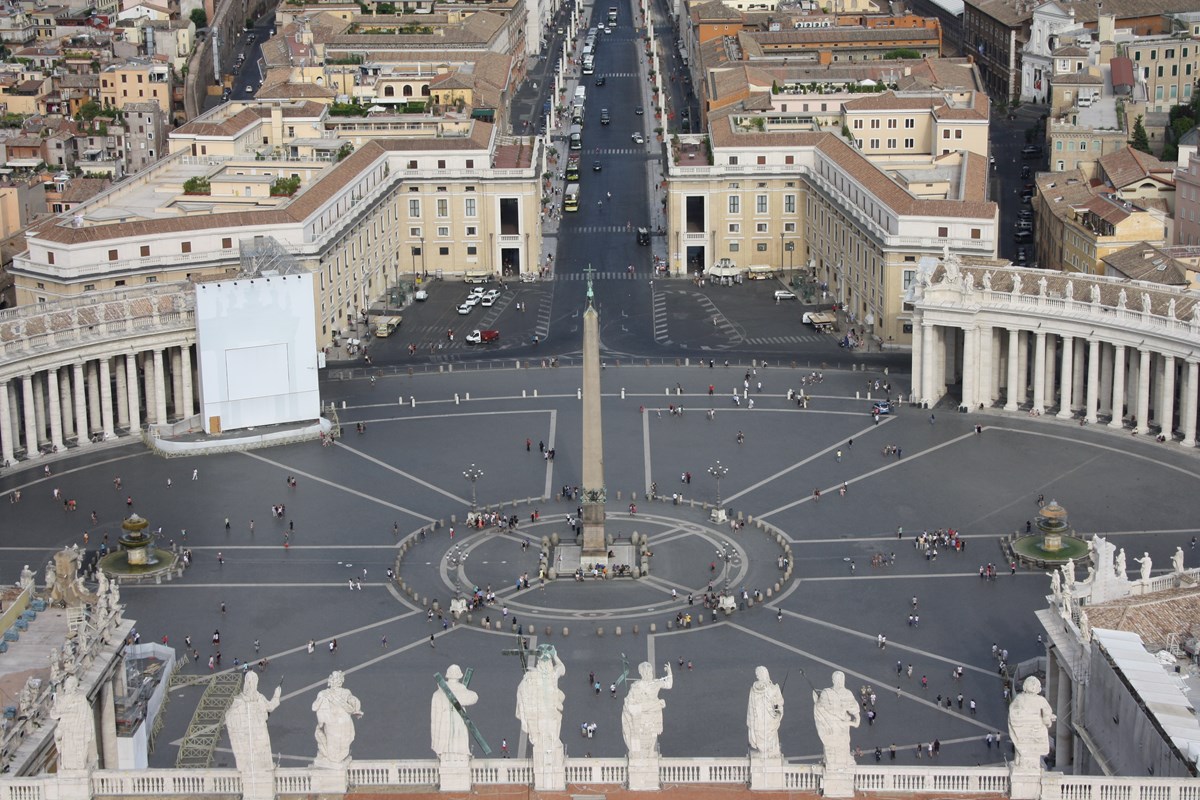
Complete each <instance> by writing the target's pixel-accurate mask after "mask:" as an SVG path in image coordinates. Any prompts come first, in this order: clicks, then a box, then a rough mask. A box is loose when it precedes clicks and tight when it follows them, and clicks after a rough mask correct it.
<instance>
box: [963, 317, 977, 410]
mask: <svg viewBox="0 0 1200 800" xmlns="http://www.w3.org/2000/svg"><path fill="white" fill-rule="evenodd" d="M978 348H979V330H978V329H977V328H967V329H966V330H964V331H963V356H962V362H963V375H962V402H963V405H964V406H965V407H966V409H967V410H968V411H972V410H974V409H975V408H976V407H977V406H978V405H979V398H978V396H977V390H978V380H977V379H976V374H977V373H976V367H975V351H976V350H977V349H978Z"/></svg>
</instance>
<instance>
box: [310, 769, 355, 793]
mask: <svg viewBox="0 0 1200 800" xmlns="http://www.w3.org/2000/svg"><path fill="white" fill-rule="evenodd" d="M348 788H349V786H348V783H347V781H346V767H336V766H333V765H324V764H317V763H315V762H314V763H313V770H312V790H313V792H314V793H316V794H345V793H346V791H347V790H348Z"/></svg>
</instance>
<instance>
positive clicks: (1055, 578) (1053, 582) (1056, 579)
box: [1050, 570, 1063, 605]
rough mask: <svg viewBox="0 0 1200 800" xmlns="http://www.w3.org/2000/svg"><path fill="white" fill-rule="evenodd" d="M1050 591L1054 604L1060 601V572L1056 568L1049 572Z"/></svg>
mask: <svg viewBox="0 0 1200 800" xmlns="http://www.w3.org/2000/svg"><path fill="white" fill-rule="evenodd" d="M1050 591H1051V592H1053V593H1054V604H1055V605H1058V604H1059V603H1061V602H1062V591H1063V590H1062V573H1061V572H1059V571H1058V570H1055V571H1054V572H1051V573H1050Z"/></svg>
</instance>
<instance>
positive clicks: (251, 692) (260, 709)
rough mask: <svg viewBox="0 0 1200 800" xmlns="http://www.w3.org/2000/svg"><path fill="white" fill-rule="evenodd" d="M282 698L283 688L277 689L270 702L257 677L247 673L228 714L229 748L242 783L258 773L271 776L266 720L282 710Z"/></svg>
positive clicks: (269, 737) (226, 713)
mask: <svg viewBox="0 0 1200 800" xmlns="http://www.w3.org/2000/svg"><path fill="white" fill-rule="evenodd" d="M279 694H280V687H278V686H276V687H275V693H274V694H273V695H271V699H269V700H268V699H267V698H266V696H265V695H263V694H261V693H260V692H259V691H258V673H257V672H247V673H246V674H245V677H244V678H243V679H242V691H241V692H240V693H239V694H238V695H236V696H235V697H234V698H233V702H232V703H230V704H229V709H228V710H227V711H226V712H225V727H226V729H228V731H229V746H230V747H231V748H232V749H233V760H234V762H235V763H236V764H237V768H238V770H239V771H240V772H241V773H242V777H243V779H245V778H247V777H248V776H251V775H255V774H256V773H269V772H271V770H272V769H273V768H274V763H273V762H272V760H271V736H270V733H269V732H268V731H267V717H269V716H270V714H271V712H272V711H274V710H275V709H276V708H278V707H279Z"/></svg>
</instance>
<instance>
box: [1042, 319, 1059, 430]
mask: <svg viewBox="0 0 1200 800" xmlns="http://www.w3.org/2000/svg"><path fill="white" fill-rule="evenodd" d="M1057 369H1058V336H1056V335H1054V334H1050V335H1048V336H1047V337H1046V383H1045V386H1044V387H1043V388H1042V410H1043V411H1045V410H1046V409H1047V408H1049V407H1050V406H1053V405H1054V400H1055V397H1056V395H1057V388H1056V387H1057V384H1056V383H1055V380H1054V376H1055V372H1056V370H1057Z"/></svg>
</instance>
